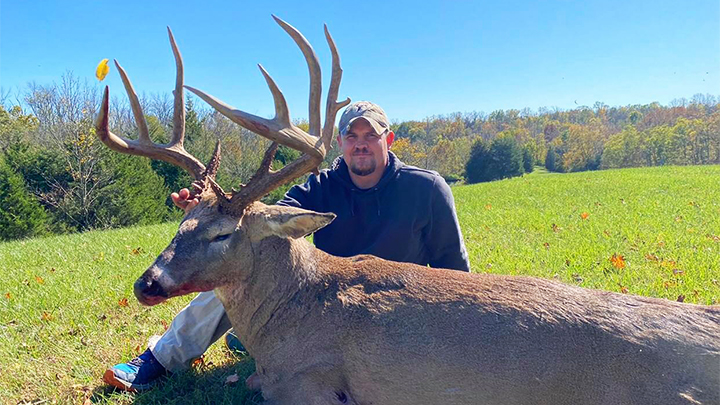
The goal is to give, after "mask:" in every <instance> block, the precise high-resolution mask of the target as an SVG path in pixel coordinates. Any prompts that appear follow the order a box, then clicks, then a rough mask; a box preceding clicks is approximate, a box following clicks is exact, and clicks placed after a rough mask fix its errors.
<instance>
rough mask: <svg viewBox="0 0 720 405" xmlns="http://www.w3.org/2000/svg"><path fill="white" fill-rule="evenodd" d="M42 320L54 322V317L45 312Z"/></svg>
mask: <svg viewBox="0 0 720 405" xmlns="http://www.w3.org/2000/svg"><path fill="white" fill-rule="evenodd" d="M41 319H42V320H43V321H52V320H53V316H52V315H51V314H49V313H47V312H43V313H42V317H41Z"/></svg>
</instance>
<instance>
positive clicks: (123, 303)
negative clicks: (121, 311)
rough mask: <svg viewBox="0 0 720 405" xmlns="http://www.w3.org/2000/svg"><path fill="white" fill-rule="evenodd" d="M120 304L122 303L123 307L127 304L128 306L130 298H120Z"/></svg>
mask: <svg viewBox="0 0 720 405" xmlns="http://www.w3.org/2000/svg"><path fill="white" fill-rule="evenodd" d="M118 305H120V306H121V307H126V306H128V299H127V298H123V299H121V300H119V301H118Z"/></svg>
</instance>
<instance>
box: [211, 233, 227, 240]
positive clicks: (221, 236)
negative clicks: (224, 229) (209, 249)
mask: <svg viewBox="0 0 720 405" xmlns="http://www.w3.org/2000/svg"><path fill="white" fill-rule="evenodd" d="M229 237H230V234H229V233H228V234H225V235H218V236H216V237H214V238H213V240H212V242H222V241H224V240H225V239H227V238H229Z"/></svg>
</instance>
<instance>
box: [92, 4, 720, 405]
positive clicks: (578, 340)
mask: <svg viewBox="0 0 720 405" xmlns="http://www.w3.org/2000/svg"><path fill="white" fill-rule="evenodd" d="M276 20H277V22H278V23H279V24H280V25H281V26H282V27H283V29H285V31H287V32H288V33H289V34H290V36H291V37H292V38H293V39H294V40H295V42H296V43H297V44H298V45H299V47H300V49H301V50H302V52H303V54H304V55H305V59H306V60H307V63H308V66H309V69H310V77H311V91H310V93H311V96H310V129H309V131H308V132H309V133H305V132H303V131H301V130H300V129H299V128H297V127H295V126H293V125H292V123H291V121H290V116H289V113H288V109H287V106H286V103H285V100H284V97H283V95H282V93H281V92H280V90H279V89H278V87H277V86H276V85H275V83H274V82H273V80H272V79H271V78H270V76H269V75H268V74H267V73H266V72H265V70H263V69H262V67H260V69H261V71H262V73H263V75H264V76H265V79H266V81H267V83H268V86H269V87H270V90H271V91H272V94H273V97H274V99H275V109H276V117H275V118H274V119H272V120H266V119H262V118H259V117H255V116H253V115H250V114H247V113H244V112H242V111H238V110H236V109H234V108H232V107H229V106H227V105H226V104H224V103H222V102H221V101H218V100H216V99H214V98H213V97H211V96H209V95H207V94H205V93H203V92H201V91H199V90H196V89H192V88H190V87H188V89H190V90H191V91H193V92H194V93H195V94H197V95H198V96H200V97H201V98H202V99H204V100H205V101H207V102H208V103H209V104H211V105H212V106H213V107H214V108H215V109H217V110H218V111H219V112H221V113H222V114H224V115H225V116H227V117H228V118H230V119H231V120H233V121H235V122H236V123H238V124H239V125H241V126H243V127H244V128H247V129H249V130H251V131H253V132H256V133H258V134H260V135H262V136H264V137H267V138H268V139H270V140H272V141H273V144H272V146H271V147H270V148H269V149H268V151H267V153H266V154H265V156H264V159H263V162H262V164H261V167H260V169H259V170H258V172H257V173H256V174H255V176H254V177H253V178H252V179H251V180H250V181H249V183H248V184H247V185H241V187H240V189H239V190H238V191H234V190H233V192H232V193H230V194H228V193H225V192H224V191H223V190H222V189H221V188H220V187H219V186H218V185H217V184H216V182H215V181H214V173H215V171H216V170H217V166H218V164H219V148H216V153H215V154H214V155H213V158H212V160H211V163H210V164H208V167H207V168H206V167H205V166H204V165H203V164H202V163H200V162H199V161H198V160H197V159H196V158H194V157H193V156H191V155H190V154H188V153H187V152H186V151H185V150H184V148H183V133H184V130H183V127H184V123H183V121H184V108H183V85H182V82H183V79H182V60H181V57H180V54H179V52H178V50H177V47H176V45H175V42H174V40H173V38H172V34H170V41H171V44H172V47H173V51H174V54H175V58H176V61H177V82H176V88H175V113H174V126H173V137H172V140H171V141H170V143H169V144H167V145H155V144H153V143H152V142H151V141H150V139H149V137H148V133H147V127H146V125H145V123H144V118H143V114H142V111H141V109H140V105H139V103H138V101H137V96H136V95H135V92H134V90H133V89H132V86H131V85H130V82H129V80H128V78H127V76H126V74H125V72H124V71H123V70H122V68H120V66H119V65H118V69H119V71H120V73H121V75H122V79H123V82H124V83H125V87H126V89H127V92H128V94H129V97H130V102H131V105H132V109H133V112H134V114H135V118H136V120H137V123H138V128H139V131H140V135H139V139H138V140H137V141H134V140H128V139H122V138H119V137H117V136H115V135H113V134H112V133H110V132H109V130H108V120H107V117H108V91H107V89H106V90H105V95H104V99H103V104H102V107H101V111H100V114H99V117H98V124H97V133H98V135H99V136H100V139H102V141H103V142H104V143H105V144H107V145H108V146H109V147H110V148H112V149H114V150H117V151H120V152H123V153H130V154H135V155H141V156H147V157H151V158H154V159H161V160H164V161H167V162H170V163H173V164H176V165H178V166H180V167H182V168H184V169H185V170H187V171H188V172H189V173H191V174H192V175H193V176H194V177H195V178H196V179H197V180H198V181H199V182H200V184H201V191H199V194H200V197H201V201H200V204H199V205H198V206H197V207H196V208H194V209H193V210H192V211H190V212H189V213H188V214H187V215H186V217H185V218H184V219H183V221H182V223H181V225H180V229H179V230H178V232H177V235H176V236H175V237H174V238H173V240H172V242H171V243H170V245H169V246H168V247H167V248H166V249H165V250H164V251H163V252H162V253H161V254H160V256H159V257H158V258H157V259H156V260H155V262H154V263H153V264H152V266H150V268H149V269H147V271H145V273H144V274H143V275H142V277H140V279H138V281H137V282H136V283H135V295H136V296H137V298H138V300H140V302H141V303H143V304H146V305H155V304H157V303H160V302H162V301H164V300H166V299H168V298H170V297H174V296H178V295H183V294H188V293H191V292H196V291H208V290H211V289H215V291H216V293H217V295H218V297H219V298H220V300H221V301H222V303H223V305H224V306H225V309H226V311H227V313H228V315H229V317H230V319H231V321H232V324H233V326H234V328H235V330H236V331H237V332H238V334H239V335H240V336H242V338H243V342H244V343H245V346H246V347H247V350H248V351H249V353H250V354H251V355H252V356H253V357H254V358H255V360H256V364H257V373H256V374H255V375H254V376H252V377H251V379H249V383H250V384H251V385H253V386H254V387H257V388H260V389H262V392H263V395H264V397H265V399H266V400H267V403H270V404H317V405H320V404H364V405H369V404H375V405H388V404H413V405H418V404H428V405H429V404H715V405H717V404H720V309H718V308H717V307H710V306H700V305H689V304H681V303H676V302H670V301H666V300H660V299H653V298H643V297H637V296H630V295H622V294H616V293H610V292H603V291H595V290H588V289H581V288H577V287H572V286H568V285H564V284H561V283H558V282H553V281H549V280H544V279H539V278H531V277H508V276H498V275H486V274H468V273H461V272H457V271H450V270H439V269H429V268H426V267H423V266H418V265H412V264H405V263H397V262H390V261H386V260H382V259H378V258H376V257H373V256H357V257H352V258H339V257H333V256H330V255H328V254H326V253H324V252H322V251H320V250H318V249H316V248H315V247H314V246H313V245H311V244H310V243H309V242H307V241H306V240H305V239H304V238H303V236H305V235H307V234H310V233H312V232H314V231H316V230H318V229H320V228H322V227H323V226H325V225H327V224H328V223H330V222H331V221H332V220H333V218H334V215H333V214H328V213H325V214H320V213H315V212H311V211H306V210H302V209H297V208H290V207H280V206H266V205H264V204H262V203H260V202H258V201H257V200H258V199H259V198H260V197H262V196H263V195H264V194H266V193H267V192H269V191H270V190H272V189H273V188H275V187H277V186H279V185H280V184H282V183H285V182H287V181H290V180H292V179H295V178H297V177H299V176H301V175H303V174H305V173H307V172H308V171H311V170H314V169H315V168H316V167H318V165H319V164H320V163H321V161H322V159H323V157H324V155H325V152H326V151H327V150H328V149H329V148H330V143H331V140H332V135H333V128H334V120H335V116H336V113H337V111H338V110H339V109H340V108H341V107H342V106H343V105H346V104H347V103H348V102H349V100H346V101H344V102H337V101H335V100H336V98H337V94H338V88H339V84H340V77H341V74H342V70H341V69H340V62H339V58H338V54H337V50H336V48H335V44H334V43H333V40H332V38H331V37H330V35H329V33H328V32H327V29H326V31H325V33H326V38H327V41H328V43H329V45H330V49H331V51H332V59H333V71H332V79H331V84H330V88H329V91H328V98H327V107H326V115H325V124H324V126H323V127H322V128H321V126H320V92H321V80H320V67H319V64H318V60H317V57H316V56H315V54H314V52H313V50H312V48H311V47H310V45H309V43H308V42H307V41H306V40H305V38H304V37H303V36H302V35H301V34H300V33H299V32H298V31H296V30H295V29H294V28H293V27H291V26H289V25H288V24H286V23H285V22H283V21H281V20H279V19H277V18H276ZM116 63H117V62H116ZM277 144H283V145H287V146H289V147H293V148H296V149H298V150H300V151H302V152H304V154H303V156H302V157H301V158H299V159H298V160H297V161H295V162H293V163H291V164H289V165H288V166H286V167H284V168H283V169H281V170H280V171H278V172H273V171H271V170H269V167H270V163H271V161H272V158H273V155H274V152H275V148H276V146H277ZM398 243H401V242H398Z"/></svg>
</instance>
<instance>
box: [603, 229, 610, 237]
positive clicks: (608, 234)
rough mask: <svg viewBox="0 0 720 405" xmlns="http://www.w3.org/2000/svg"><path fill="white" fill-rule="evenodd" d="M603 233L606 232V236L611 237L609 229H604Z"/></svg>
mask: <svg viewBox="0 0 720 405" xmlns="http://www.w3.org/2000/svg"><path fill="white" fill-rule="evenodd" d="M603 233H604V234H605V236H607V237H608V238H609V237H610V232H608V231H607V229H606V230H604V231H603Z"/></svg>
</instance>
